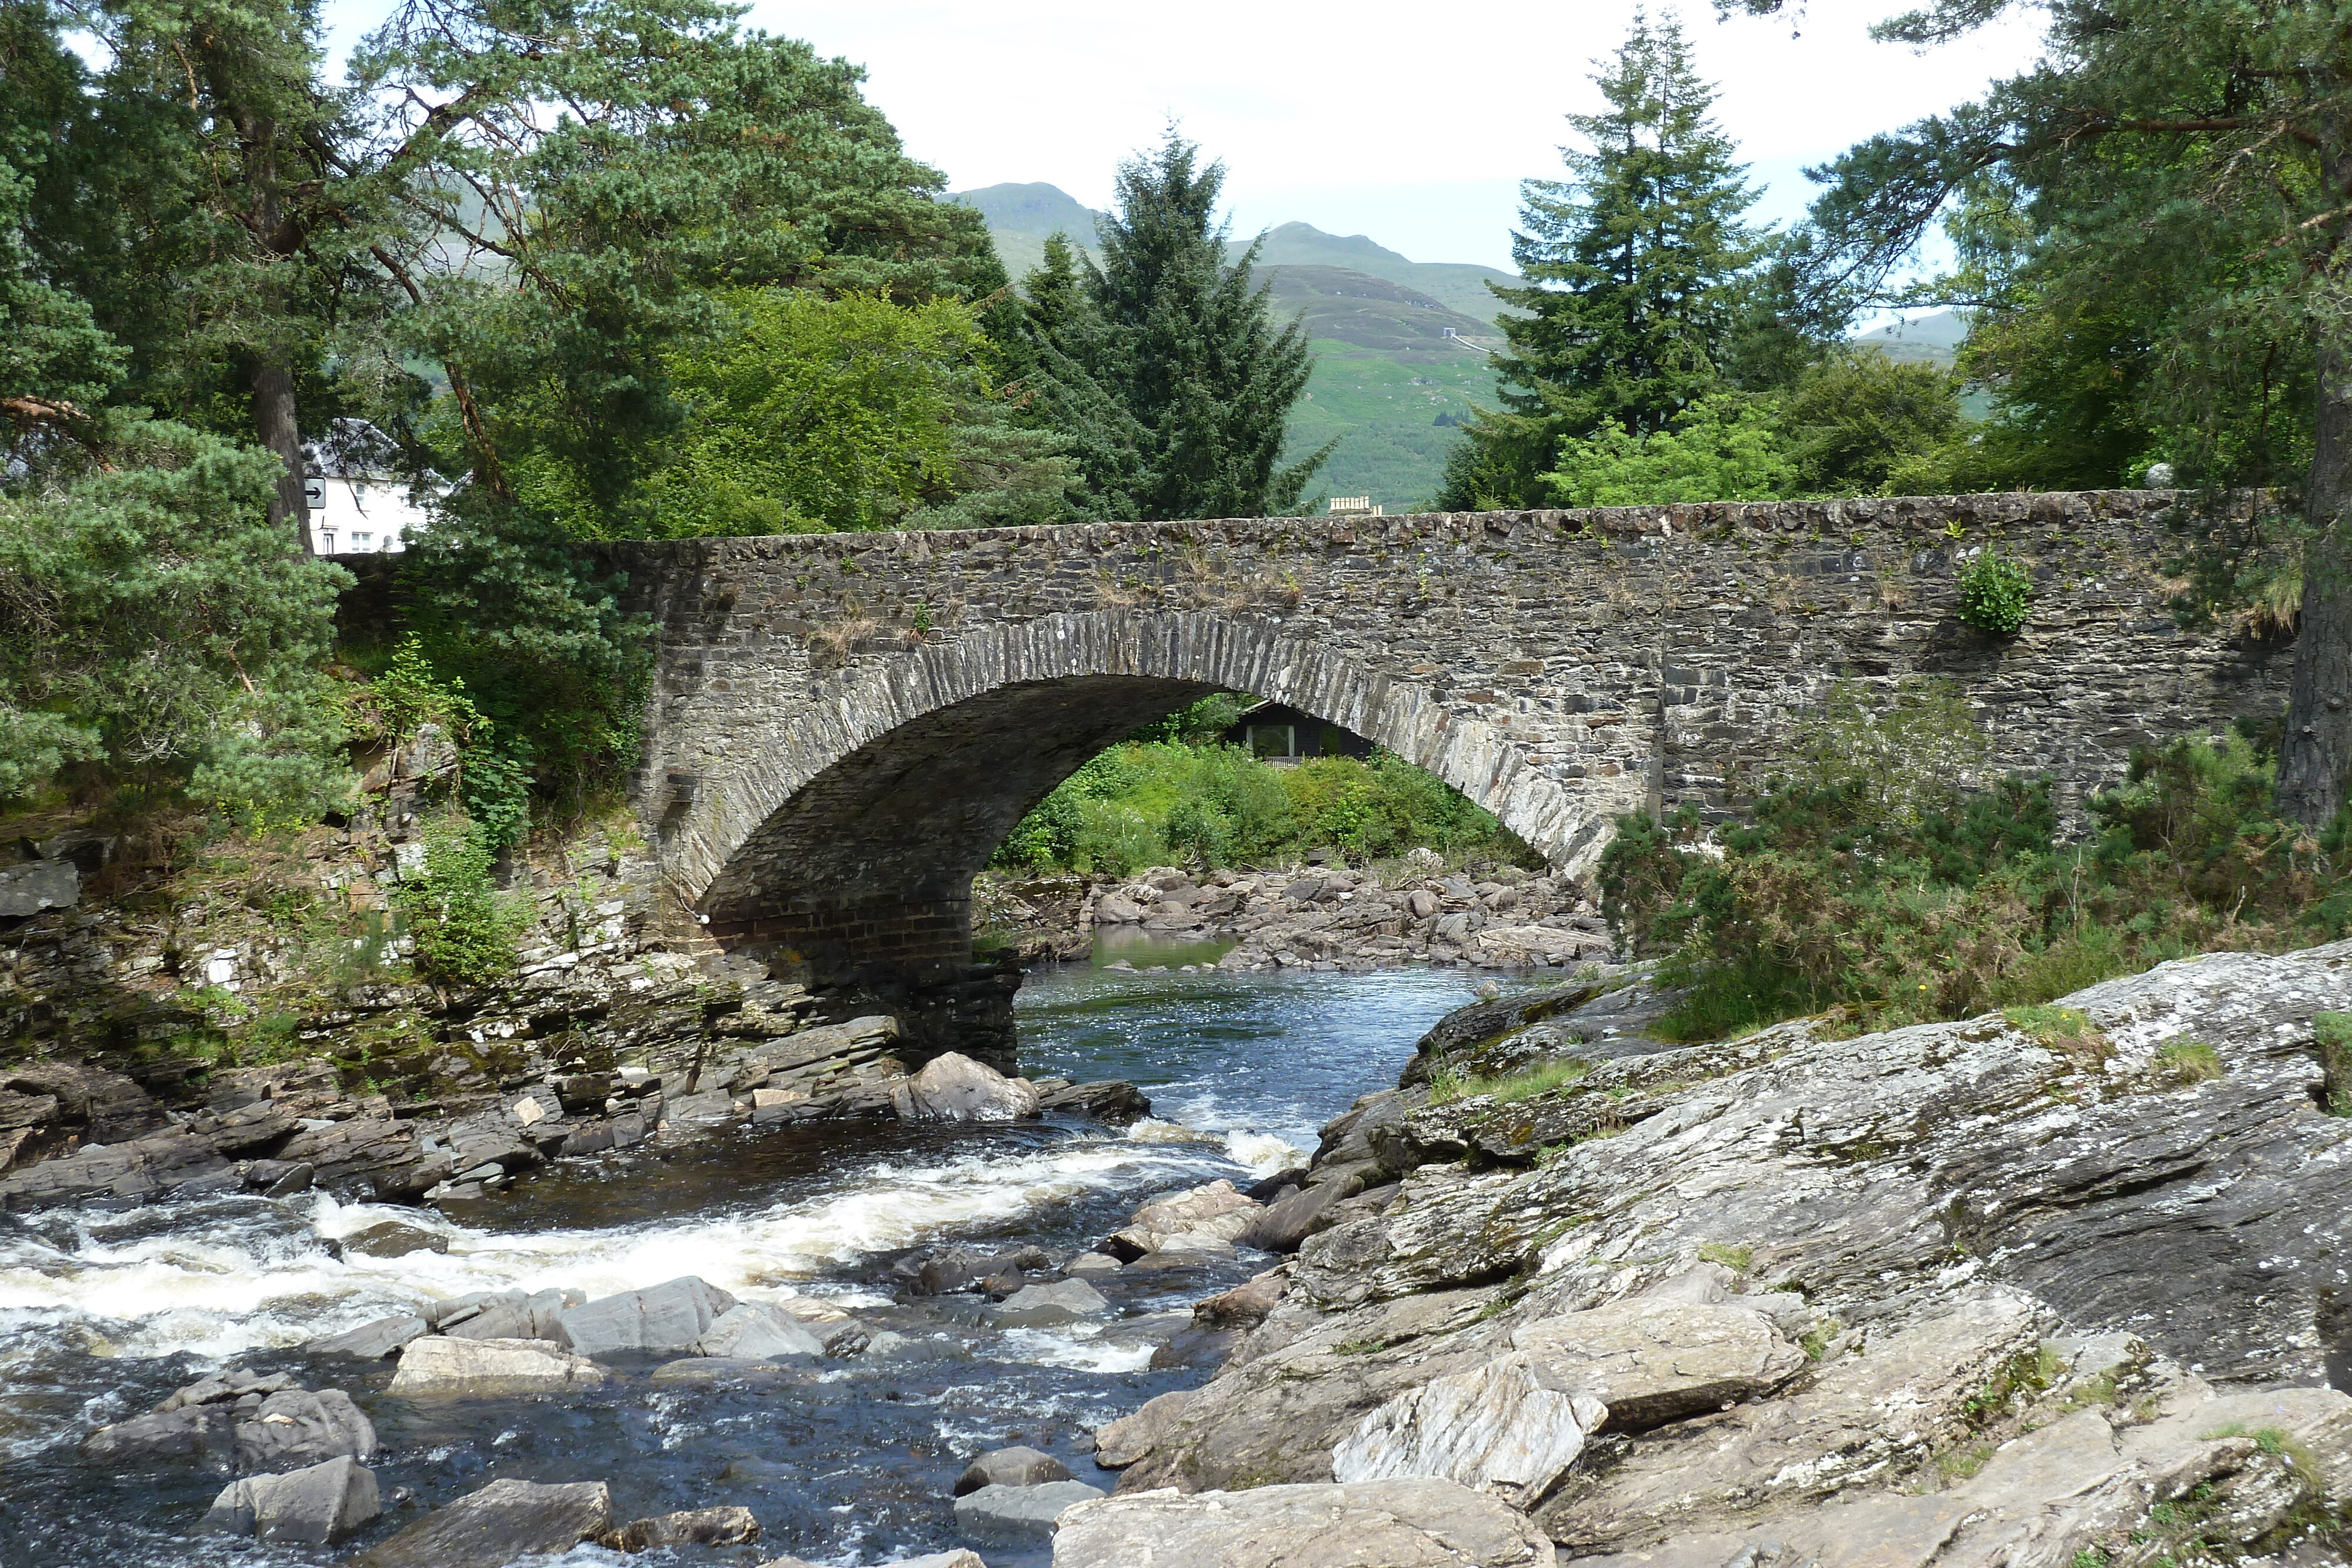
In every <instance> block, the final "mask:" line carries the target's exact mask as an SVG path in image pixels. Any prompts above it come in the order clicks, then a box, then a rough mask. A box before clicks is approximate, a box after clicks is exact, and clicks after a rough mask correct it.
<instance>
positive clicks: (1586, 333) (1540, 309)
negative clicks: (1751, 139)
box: [1440, 13, 1763, 508]
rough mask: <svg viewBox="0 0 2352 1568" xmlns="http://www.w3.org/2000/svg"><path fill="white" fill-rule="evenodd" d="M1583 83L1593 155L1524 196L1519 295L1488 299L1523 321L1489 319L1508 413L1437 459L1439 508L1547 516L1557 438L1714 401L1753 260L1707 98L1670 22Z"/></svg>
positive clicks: (1577, 157)
mask: <svg viewBox="0 0 2352 1568" xmlns="http://www.w3.org/2000/svg"><path fill="white" fill-rule="evenodd" d="M1592 79H1593V82H1594V84H1595V85H1596V86H1598V87H1599V88H1600V89H1601V96H1602V97H1603V98H1604V99H1607V100H1608V104H1609V108H1608V110H1606V111H1605V112H1603V113H1600V114H1571V115H1570V116H1568V121H1569V124H1570V126H1572V127H1574V128H1575V131H1576V132H1577V134H1578V136H1579V137H1580V138H1581V139H1582V141H1584V142H1585V143H1586V144H1587V148H1588V149H1589V150H1584V151H1580V150H1578V149H1575V148H1563V149H1562V150H1561V153H1560V156H1561V160H1562V161H1563V162H1565V163H1566V164H1567V166H1568V169H1569V171H1570V174H1571V176H1572V177H1571V178H1570V179H1567V180H1529V181H1528V182H1527V183H1526V184H1525V185H1524V186H1523V187H1522V194H1523V198H1524V204H1523V206H1522V207H1521V209H1520V222H1521V224H1522V225H1523V226H1522V228H1521V230H1520V231H1519V232H1517V233H1516V234H1514V235H1512V242H1511V256H1512V258H1513V260H1514V261H1516V262H1517V265H1518V268H1519V271H1520V273H1521V275H1522V276H1523V277H1526V278H1527V280H1528V281H1527V283H1526V285H1525V286H1524V287H1501V286H1499V285H1490V286H1489V287H1493V288H1494V289H1495V293H1496V295H1497V296H1498V297H1499V298H1501V299H1502V301H1503V302H1504V303H1505V304H1507V305H1509V306H1511V307H1513V308H1515V309H1516V310H1517V311H1520V312H1524V314H1522V315H1514V316H1506V317H1504V318H1503V319H1502V323H1501V324H1502V328H1503V335H1504V337H1505V339H1506V340H1507V344H1508V347H1507V350H1505V351H1503V352H1501V353H1498V354H1497V355H1496V356H1495V361H1494V363H1495V368H1496V370H1498V371H1501V372H1502V377H1503V385H1502V389H1501V401H1502V405H1503V406H1502V408H1501V409H1500V410H1497V411H1481V412H1480V413H1479V415H1478V417H1477V418H1476V419H1475V421H1474V422H1473V423H1471V425H1470V426H1469V428H1468V430H1467V431H1466V432H1465V436H1464V438H1463V439H1462V440H1461V441H1460V442H1459V443H1457V444H1456V445H1455V448H1454V452H1453V453H1452V454H1450V455H1449V457H1448V461H1447V464H1446V485H1445V490H1444V495H1443V497H1442V499H1441V502H1440V504H1441V505H1443V506H1446V507H1457V508H1461V507H1493V506H1504V507H1535V506H1542V505H1545V504H1546V487H1545V485H1544V482H1543V480H1542V479H1541V477H1540V476H1541V475H1542V474H1543V473H1544V472H1545V471H1546V470H1547V469H1549V468H1550V467H1551V466H1552V461H1553V458H1554V457H1555V455H1557V453H1558V451H1559V444H1560V441H1561V440H1562V439H1563V438H1564V437H1570V436H1574V437H1578V438H1590V437H1591V436H1593V435H1595V434H1598V433H1600V432H1601V430H1602V428H1603V427H1604V426H1610V425H1614V426H1616V427H1617V428H1619V429H1622V430H1623V431H1624V432H1626V433H1627V434H1630V435H1633V436H1636V437H1639V436H1644V435H1649V434H1655V433H1656V432H1658V431H1662V430H1664V429H1665V428H1667V427H1668V426H1669V425H1670V424H1671V423H1673V421H1674V419H1675V415H1677V414H1679V413H1682V412H1683V410H1685V409H1686V408H1688V407H1689V406H1690V405H1691V404H1692V403H1694V402H1696V401H1697V400H1698V399H1700V398H1702V397H1705V396H1706V395H1707V394H1708V393H1709V392H1715V391H1717V390H1719V389H1720V387H1721V386H1722V385H1723V376H1722V373H1721V370H1720V366H1719V361H1720V359H1721V356H1722V353H1723V350H1724V348H1725V346H1726V344H1727V340H1729V339H1730V338H1731V336H1732V335H1733V334H1734V333H1735V332H1736V331H1737V330H1738V329H1739V328H1740V326H1741V324H1742V305H1743V302H1744V298H1745V296H1746V295H1747V294H1748V291H1749V290H1748V277H1747V274H1748V269H1749V268H1750V267H1752V266H1753V265H1754V263H1755V262H1756V261H1757V260H1758V259H1759V256H1761V255H1762V254H1763V250H1762V246H1761V236H1760V235H1759V234H1758V233H1757V231H1755V230H1753V229H1751V228H1749V227H1748V226H1747V225H1743V224H1742V223H1741V222H1740V214H1741V213H1743V212H1745V211H1746V210H1747V208H1748V204H1749V202H1750V201H1751V200H1752V195H1751V193H1750V192H1749V190H1748V185H1747V183H1746V182H1745V180H1744V179H1743V177H1742V176H1743V175H1744V173H1745V170H1744V168H1743V167H1742V166H1741V165H1740V164H1739V163H1738V162H1736V161H1735V151H1736V150H1735V148H1734V146H1733V143H1732V141H1731V140H1730V139H1729V138H1728V137H1727V136H1726V135H1724V133H1723V132H1722V131H1721V130H1720V129H1718V128H1717V126H1716V124H1715V122H1714V121H1713V120H1711V119H1710V118H1709V117H1708V116H1709V111H1710V110H1712V108H1713V107H1714V103H1715V91H1714V89H1712V88H1710V87H1709V86H1708V85H1707V84H1706V83H1705V82H1703V81H1701V80H1699V78H1698V75H1697V72H1696V70H1695V69H1694V68H1693V66H1692V63H1691V55H1690V46H1689V44H1688V43H1687V41H1685V38H1684V37H1683V32H1682V27H1681V26H1680V24H1678V23H1677V22H1675V20H1674V19H1673V18H1672V17H1668V18H1666V19H1665V20H1664V21H1658V22H1653V21H1651V20H1650V19H1649V18H1648V17H1647V16H1643V15H1641V14H1638V13H1637V14H1636V15H1635V16H1634V19H1633V31H1632V32H1631V33H1630V34H1629V35H1628V36H1627V37H1626V39H1625V42H1624V43H1623V44H1622V45H1621V46H1620V47H1618V50H1617V52H1616V55H1615V56H1614V57H1613V58H1612V60H1611V61H1610V62H1609V63H1608V64H1607V66H1606V67H1605V68H1603V69H1602V70H1601V71H1600V72H1599V73H1598V74H1596V75H1595V76H1594V77H1593V78H1592Z"/></svg>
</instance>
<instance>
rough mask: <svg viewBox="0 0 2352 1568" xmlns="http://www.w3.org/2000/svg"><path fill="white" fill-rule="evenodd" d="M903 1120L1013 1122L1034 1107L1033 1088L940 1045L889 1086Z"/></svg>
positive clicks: (1034, 1113)
mask: <svg viewBox="0 0 2352 1568" xmlns="http://www.w3.org/2000/svg"><path fill="white" fill-rule="evenodd" d="M890 1103H891V1104H892V1106H893V1107H894V1108H896V1110H897V1111H898V1119H899V1120H900V1121H902V1122H1018V1121H1022V1120H1024V1119H1026V1118H1028V1117H1031V1116H1034V1115H1036V1114H1037V1113H1038V1105H1039V1102H1038V1094H1037V1091H1036V1090H1035V1089H1034V1087H1032V1086H1031V1084H1030V1082H1029V1081H1028V1080H1027V1079H1025V1078H1007V1077H1005V1076H1004V1074H1003V1073H1002V1072H999V1071H996V1069H994V1068H992V1067H991V1066H989V1065H988V1064H987V1063H986V1062H983V1061H973V1060H972V1059H971V1057H969V1056H966V1055H964V1054H963V1053H962V1052H961V1051H944V1052H942V1053H940V1055H938V1056H935V1057H933V1058H932V1059H931V1060H930V1061H929V1062H928V1063H926V1064H925V1065H924V1067H923V1070H922V1071H919V1072H918V1073H916V1074H915V1075H914V1076H913V1077H911V1078H906V1079H902V1080H900V1081H899V1082H898V1083H896V1084H894V1085H893V1086H892V1087H891V1090H890Z"/></svg>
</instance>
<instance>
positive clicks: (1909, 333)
mask: <svg viewBox="0 0 2352 1568" xmlns="http://www.w3.org/2000/svg"><path fill="white" fill-rule="evenodd" d="M1968 335H1969V324H1968V322H1967V321H1966V320H1965V319H1963V318H1962V317H1961V316H1960V314H1959V313H1958V311H1956V310H1938V311H1937V312H1936V313H1935V314H1934V315H1932V316H1914V317H1911V318H1909V319H1906V320H1901V321H1890V322H1889V323H1887V324H1886V325H1885V326H1884V327H1874V328H1873V329H1870V330H1869V331H1867V332H1857V333H1855V334H1854V335H1853V340H1854V341H1855V342H1856V343H1860V344H1863V345H1864V346H1865V347H1868V348H1873V349H1876V350H1878V351H1879V352H1880V353H1882V354H1885V356H1886V357H1887V358H1888V359H1890V360H1893V361H1895V362H1896V363H1898V364H1925V365H1943V366H1949V365H1950V364H1951V362H1952V361H1953V359H1954V357H1955V356H1956V355H1958V352H1959V348H1960V340H1962V339H1964V338H1966V337H1967V336H1968Z"/></svg>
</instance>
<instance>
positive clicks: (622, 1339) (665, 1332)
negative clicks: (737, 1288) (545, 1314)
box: [551, 1274, 735, 1356]
mask: <svg viewBox="0 0 2352 1568" xmlns="http://www.w3.org/2000/svg"><path fill="white" fill-rule="evenodd" d="M734 1305H735V1298H734V1297H733V1296H730V1295H729V1294H728V1293H727V1292H726V1291H722V1290H720V1289H719V1287H717V1286H716V1285H711V1284H707V1283H705V1282H704V1281H701V1280H699V1279H697V1278H696V1277H694V1276H693V1275H690V1274H689V1275H687V1276H685V1277H684V1278H682V1279H677V1280H671V1281H667V1282H666V1283H663V1284H659V1285H654V1286H651V1287H649V1288H647V1289H646V1290H642V1291H623V1292H621V1293H620V1294H619V1295H614V1296H605V1297H603V1298H602V1299H600V1300H597V1301H590V1302H589V1303H588V1304H587V1305H585V1306H580V1307H572V1308H569V1309H567V1310H566V1311H564V1312H561V1313H559V1314H558V1315H557V1317H556V1321H555V1332H554V1333H553V1334H552V1335H551V1337H552V1338H553V1339H554V1341H555V1342H556V1343H558V1344H561V1345H562V1346H564V1347H565V1348H566V1349H568V1350H571V1351H572V1352H573V1353H574V1354H580V1355H590V1356H594V1355H617V1354H634V1353H652V1354H660V1353H663V1352H685V1351H689V1350H692V1349H693V1348H694V1346H695V1345H696V1344H697V1343H699V1342H700V1340H701V1338H702V1336H703V1335H704V1334H706V1333H709V1332H710V1326H711V1324H713V1323H714V1322H718V1321H719V1317H720V1315H721V1314H723V1313H724V1312H727V1311H728V1310H729V1309H730V1308H732V1307H733V1306H734Z"/></svg>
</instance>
